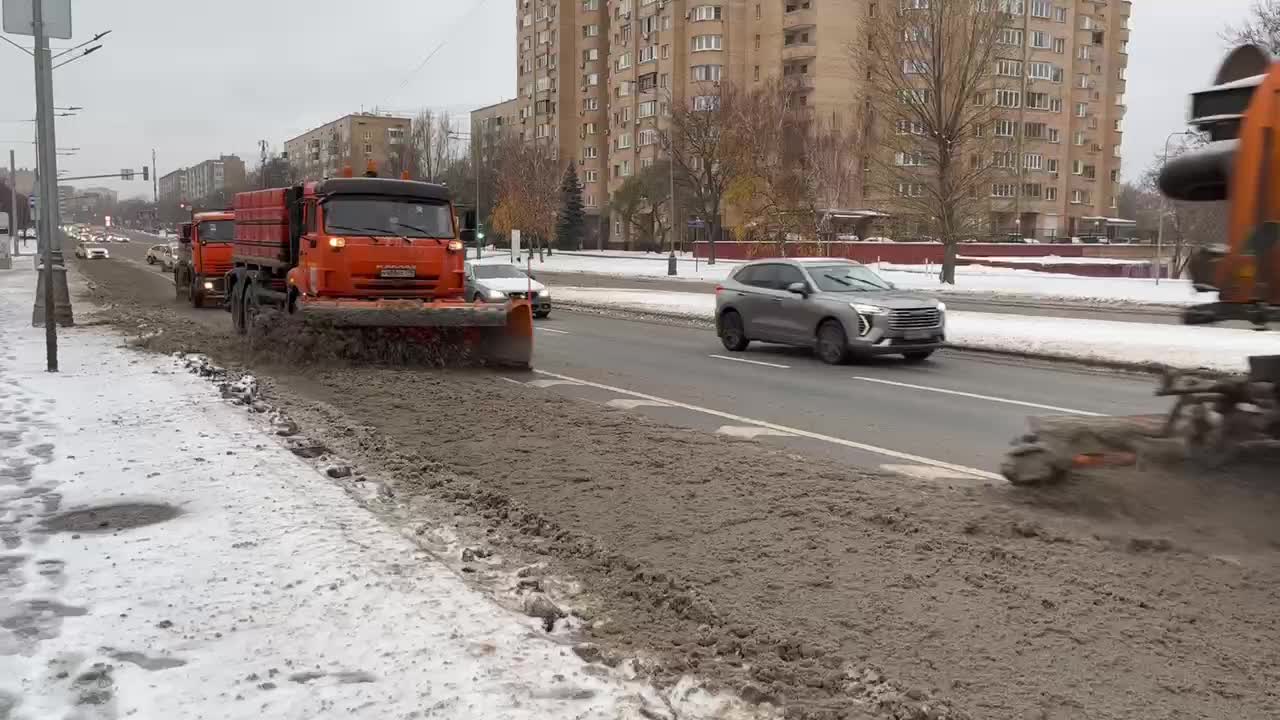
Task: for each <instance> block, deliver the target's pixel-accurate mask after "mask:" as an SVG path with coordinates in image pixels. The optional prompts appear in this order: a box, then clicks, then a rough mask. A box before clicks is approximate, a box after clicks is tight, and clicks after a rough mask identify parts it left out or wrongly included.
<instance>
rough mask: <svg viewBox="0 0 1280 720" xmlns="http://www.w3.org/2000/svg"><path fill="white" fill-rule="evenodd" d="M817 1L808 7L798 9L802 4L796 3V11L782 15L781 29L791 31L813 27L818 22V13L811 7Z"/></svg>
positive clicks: (815, 0)
mask: <svg viewBox="0 0 1280 720" xmlns="http://www.w3.org/2000/svg"><path fill="white" fill-rule="evenodd" d="M816 2H817V0H813V1H812V2H811V3H810V7H807V8H805V7H800V5H802V4H803V3H800V2H797V3H796V9H795V10H792V11H790V12H783V14H782V29H783V30H793V29H796V28H802V27H814V26H815V24H816V23H817V20H818V11H817V9H815V8H814V7H813V4H815V3H816Z"/></svg>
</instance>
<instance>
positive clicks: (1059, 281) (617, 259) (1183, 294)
mask: <svg viewBox="0 0 1280 720" xmlns="http://www.w3.org/2000/svg"><path fill="white" fill-rule="evenodd" d="M1082 259H1087V260H1095V259H1093V258H1073V259H1072V260H1082ZM1019 260H1023V258H1019ZM1037 260H1039V259H1037ZM1104 260H1105V259H1104ZM508 261H509V256H508V254H507V253H505V252H498V253H494V254H492V255H490V256H488V257H486V258H485V259H483V260H481V261H480V262H482V263H504V262H508ZM1106 262H1114V261H1106ZM739 264H740V263H738V262H735V261H731V260H721V261H718V262H717V263H716V264H715V265H707V264H706V262H704V261H701V260H695V259H694V258H693V257H692V256H689V255H683V256H681V257H680V258H679V259H678V272H679V274H678V275H677V276H676V277H675V278H669V277H668V275H667V256H666V255H659V254H654V253H635V252H633V253H624V252H621V251H616V250H611V251H606V252H604V253H597V252H581V253H564V252H557V253H556V254H555V255H552V256H550V257H547V258H545V261H543V262H539V261H538V259H537V257H536V256H535V257H534V259H533V263H532V267H533V270H534V272H538V271H540V270H541V271H545V272H579V273H595V274H600V275H612V276H617V277H641V278H662V279H676V280H700V281H704V282H720V281H721V280H723V279H724V278H725V277H726V276H727V275H728V274H729V273H730V272H732V271H733V269H734V268H736V267H737V266H738V265H739ZM1029 264H1030V263H1029ZM874 265H875V267H876V268H877V269H878V270H879V272H880V274H881V275H883V276H884V278H885V279H886V280H888V281H890V282H892V283H894V284H895V285H897V286H898V287H901V288H904V289H910V290H928V291H930V292H934V293H938V294H941V295H943V296H949V295H957V294H969V293H976V294H982V295H987V296H1005V295H1015V296H1022V297H1026V296H1031V297H1034V298H1039V299H1043V300H1057V301H1073V302H1087V303H1092V304H1149V305H1194V304H1196V303H1205V302H1213V301H1214V300H1216V299H1217V297H1216V295H1214V294H1205V293H1196V292H1195V291H1194V290H1192V288H1191V284H1190V283H1188V282H1187V281H1185V280H1161V281H1160V282H1159V283H1157V282H1156V281H1155V280H1144V279H1139V278H1093V277H1081V276H1078V275H1064V274H1058V273H1044V272H1038V271H1035V270H1023V269H1020V268H1003V267H987V266H979V265H963V266H960V267H958V268H956V285H955V287H946V286H943V285H941V284H939V282H938V267H937V266H936V265H932V266H925V265H894V264H890V263H875V264H874ZM522 266H523V263H522Z"/></svg>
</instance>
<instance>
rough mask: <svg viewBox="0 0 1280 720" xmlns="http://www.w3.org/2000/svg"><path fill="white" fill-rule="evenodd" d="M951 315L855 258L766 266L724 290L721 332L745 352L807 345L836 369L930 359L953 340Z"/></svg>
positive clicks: (749, 268) (740, 272) (729, 345)
mask: <svg viewBox="0 0 1280 720" xmlns="http://www.w3.org/2000/svg"><path fill="white" fill-rule="evenodd" d="M946 310H947V308H946V306H945V305H943V304H942V303H941V302H938V301H937V300H934V299H932V298H928V297H924V296H921V295H913V294H910V293H904V292H900V291H898V290H896V289H895V288H894V287H893V283H890V282H887V281H885V280H884V279H883V278H881V277H880V276H879V275H876V274H875V273H874V272H872V270H871V268H868V267H867V266H865V265H863V264H861V263H857V262H853V261H851V260H833V259H830V258H826V259H818V258H812V259H811V258H806V259H783V258H777V259H771V260H759V261H756V262H751V263H747V264H745V265H743V266H742V267H739V268H738V269H737V270H735V271H734V272H733V273H732V274H731V275H730V276H729V277H728V278H727V279H726V280H725V281H724V282H723V283H721V284H720V285H719V286H718V287H717V288H716V331H717V333H718V334H719V335H720V341H721V342H722V343H724V346H725V348H726V349H728V350H731V351H733V352H740V351H742V350H745V349H746V348H747V345H748V344H749V343H750V342H751V341H752V340H760V341H762V342H771V343H781V344H784V345H797V346H806V347H812V348H814V351H815V352H816V353H817V355H818V358H819V359H820V360H822V361H823V362H826V363H831V364H833V365H834V364H838V363H841V362H844V361H845V360H846V359H847V358H848V357H849V356H850V355H855V356H856V355H894V354H897V355H902V356H903V357H905V358H906V359H907V360H909V361H913V362H919V361H921V360H924V359H925V358H928V357H929V356H930V355H932V354H933V351H934V350H937V349H938V348H940V347H942V345H943V343H944V342H945V340H946Z"/></svg>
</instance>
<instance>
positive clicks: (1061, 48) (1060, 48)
mask: <svg viewBox="0 0 1280 720" xmlns="http://www.w3.org/2000/svg"><path fill="white" fill-rule="evenodd" d="M1053 51H1054V52H1056V53H1058V54H1059V55H1062V54H1063V53H1065V52H1066V51H1067V39H1066V38H1054V39H1053Z"/></svg>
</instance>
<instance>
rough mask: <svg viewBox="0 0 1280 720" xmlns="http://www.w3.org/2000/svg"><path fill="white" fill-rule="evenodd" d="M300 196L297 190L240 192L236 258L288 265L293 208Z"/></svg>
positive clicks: (237, 200)
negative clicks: (291, 206)
mask: <svg viewBox="0 0 1280 720" xmlns="http://www.w3.org/2000/svg"><path fill="white" fill-rule="evenodd" d="M296 195H297V190H296V189H295V188H272V189H270V190H253V191H251V192H242V193H238V194H237V195H236V201H235V211H236V236H235V244H234V250H233V255H234V256H235V257H236V258H238V259H243V260H250V261H265V262H266V264H275V263H284V264H288V263H289V205H290V202H291V200H292V198H293V197H296Z"/></svg>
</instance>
